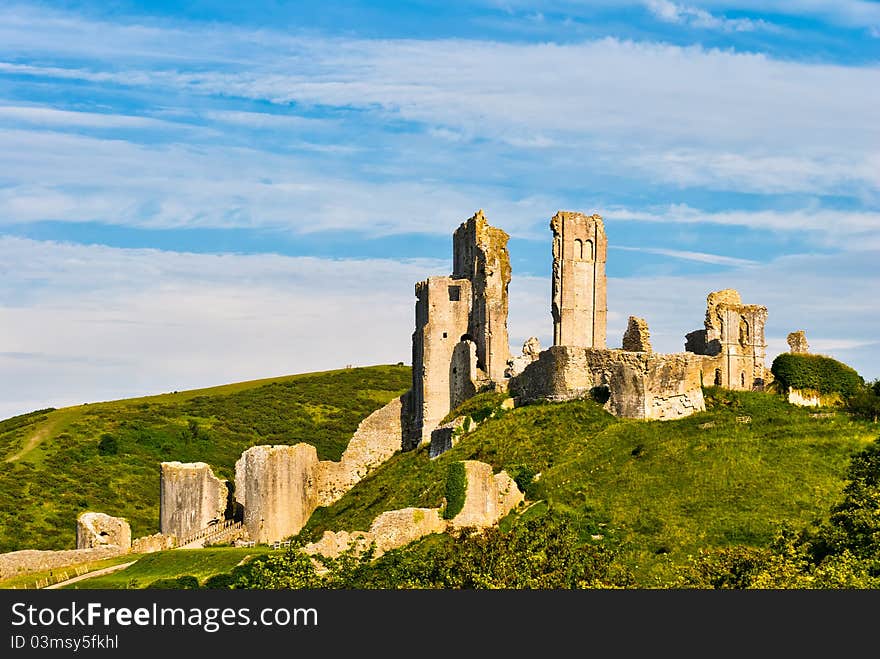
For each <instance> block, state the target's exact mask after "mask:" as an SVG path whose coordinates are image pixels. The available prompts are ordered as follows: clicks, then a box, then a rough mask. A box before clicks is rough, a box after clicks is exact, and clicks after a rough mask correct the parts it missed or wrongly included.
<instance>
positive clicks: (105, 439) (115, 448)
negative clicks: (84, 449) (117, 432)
mask: <svg viewBox="0 0 880 659" xmlns="http://www.w3.org/2000/svg"><path fill="white" fill-rule="evenodd" d="M98 453H100V454H101V455H116V454H117V453H119V443H118V442H117V441H116V438H115V437H114V436H113V435H110V434H107V433H105V434H103V435H101V441H99V442H98Z"/></svg>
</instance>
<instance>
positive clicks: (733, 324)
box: [685, 288, 768, 390]
mask: <svg viewBox="0 0 880 659" xmlns="http://www.w3.org/2000/svg"><path fill="white" fill-rule="evenodd" d="M766 323H767V307H765V306H761V305H757V304H743V303H742V299H741V298H740V294H739V293H738V292H737V291H736V290H734V289H732V288H726V289H724V290H721V291H715V292H713V293H709V295H708V296H707V298H706V319H705V321H704V326H705V327H704V329H701V330H697V331H694V332H691V333H690V334H688V335H687V336H686V337H685V350H686V351H688V352H693V353H696V354H698V355H704V356H706V357H708V359H704V360H703V382H704V384H706V385H709V384H714V385H717V386H722V387H726V388H728V389H739V390H761V389H763V388H764V384H765V383H766V381H767V378H768V373H767V369H766V367H765V365H764V361H765V358H766V355H767V343H766V341H765V339H764V326H765V325H766Z"/></svg>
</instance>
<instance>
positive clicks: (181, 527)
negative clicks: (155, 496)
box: [159, 462, 229, 541]
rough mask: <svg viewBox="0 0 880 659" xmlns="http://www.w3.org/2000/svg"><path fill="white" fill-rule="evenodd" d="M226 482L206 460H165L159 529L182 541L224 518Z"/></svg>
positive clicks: (226, 497)
mask: <svg viewBox="0 0 880 659" xmlns="http://www.w3.org/2000/svg"><path fill="white" fill-rule="evenodd" d="M228 499H229V489H228V488H227V486H226V483H225V482H224V481H222V480H220V479H219V478H217V477H216V476H214V472H213V471H212V470H211V467H210V466H209V465H207V464H205V463H204V462H186V463H184V462H163V463H162V465H161V473H160V492H159V531H160V532H161V533H164V534H167V535H174V536H177V538H178V539H179V540H181V541H183V540H184V539H185V538H186V537H188V536H190V535H192V534H193V533H196V532H198V531H200V530H202V529H204V528H205V527H207V526H208V525H209V524H211V523H212V522H215V521H220V520H222V519H223V518H224V516H225V513H226V508H227V504H228Z"/></svg>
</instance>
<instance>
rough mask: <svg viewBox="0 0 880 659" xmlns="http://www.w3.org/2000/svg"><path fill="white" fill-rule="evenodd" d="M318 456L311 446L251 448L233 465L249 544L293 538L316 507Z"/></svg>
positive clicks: (236, 493) (236, 497) (237, 498)
mask: <svg viewBox="0 0 880 659" xmlns="http://www.w3.org/2000/svg"><path fill="white" fill-rule="evenodd" d="M317 470H318V452H317V450H316V449H315V447H314V446H312V445H311V444H296V445H295V446H277V445H273V446H252V447H251V448H249V449H248V450H246V451H245V452H244V453H242V454H241V458H239V459H238V461H237V462H236V463H235V499H236V501H238V503H240V504H241V505H242V507H243V509H244V520H243V525H244V528H245V530H246V531H247V533H248V536H249V537H250V539H251V540H253V541H255V542H259V543H263V542H275V541H277V540H282V539H284V538H287V537H289V536H292V535H295V534H296V533H298V532H299V531H300V529H302V527H303V526H305V523H306V522H307V521H308V519H309V517H310V516H311V514H312V512H313V511H314V510H315V508H317V507H318V488H317Z"/></svg>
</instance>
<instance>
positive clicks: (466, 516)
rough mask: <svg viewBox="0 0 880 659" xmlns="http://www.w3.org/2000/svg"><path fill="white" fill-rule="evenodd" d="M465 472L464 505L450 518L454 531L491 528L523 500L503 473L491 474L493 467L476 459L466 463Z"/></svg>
mask: <svg viewBox="0 0 880 659" xmlns="http://www.w3.org/2000/svg"><path fill="white" fill-rule="evenodd" d="M464 469H465V480H466V482H467V485H466V489H465V498H464V506H463V507H462V509H461V511H460V512H459V513H458V514H457V515H456V516H455V517H453V518H452V520H451V524H452V527H453V528H456V529H460V528H465V527H474V528H486V527H489V526H493V525H494V524H497V523H498V520H500V519H501V518H502V517H504V516H505V515H506V514H507V513H509V512H510V511H511V510H513V508H514V507H516V506H517V505H518V504H519V503H520V502H521V501H522V500H523V498H524V495H523V493H522V492H520V490H519V488H518V487H517V485H516V483H515V482H514V481H513V479H512V478H510V476H509V475H508V474H507V473H506V472H503V471H502V472H500V473H498V474H497V475H493V474H492V465H489V464H486V463H485V462H480V461H478V460H465V461H464Z"/></svg>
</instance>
